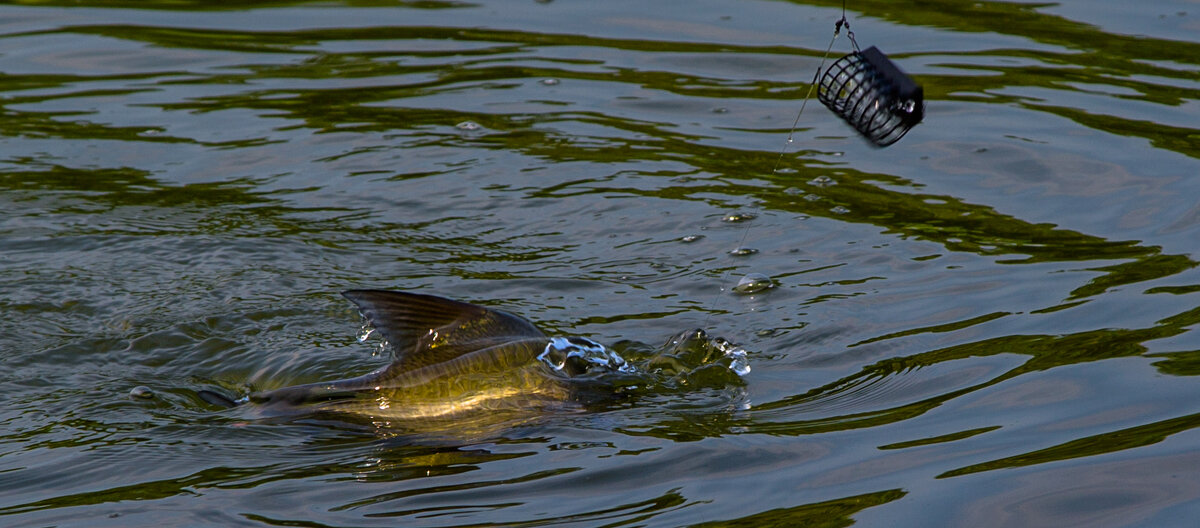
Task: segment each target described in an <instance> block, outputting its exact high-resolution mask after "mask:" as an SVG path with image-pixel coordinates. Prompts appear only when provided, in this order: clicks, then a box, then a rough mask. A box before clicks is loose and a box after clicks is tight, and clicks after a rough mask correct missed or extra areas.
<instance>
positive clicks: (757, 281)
mask: <svg viewBox="0 0 1200 528" xmlns="http://www.w3.org/2000/svg"><path fill="white" fill-rule="evenodd" d="M774 286H775V282H774V281H772V280H771V277H768V276H766V275H763V274H762V273H747V274H746V276H745V277H742V280H740V281H738V283H737V286H734V287H733V291H735V292H738V293H758V292H760V291H764V290H769V289H771V288H773V287H774Z"/></svg>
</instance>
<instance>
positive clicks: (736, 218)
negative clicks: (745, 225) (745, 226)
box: [721, 212, 754, 222]
mask: <svg viewBox="0 0 1200 528" xmlns="http://www.w3.org/2000/svg"><path fill="white" fill-rule="evenodd" d="M746 220H754V213H742V212H737V213H729V214H727V215H725V216H724V217H722V218H721V221H722V222H745V221H746Z"/></svg>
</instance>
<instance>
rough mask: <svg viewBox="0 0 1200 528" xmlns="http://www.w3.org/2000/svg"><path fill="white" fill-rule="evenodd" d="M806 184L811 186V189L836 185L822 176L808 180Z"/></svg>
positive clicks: (827, 177)
mask: <svg viewBox="0 0 1200 528" xmlns="http://www.w3.org/2000/svg"><path fill="white" fill-rule="evenodd" d="M808 184H809V185H812V186H813V187H829V186H831V185H837V181H835V180H834V179H833V178H830V177H829V176H825V175H823V174H822V175H821V176H817V177H816V178H813V179H811V180H808Z"/></svg>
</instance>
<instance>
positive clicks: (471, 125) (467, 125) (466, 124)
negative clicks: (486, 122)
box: [454, 121, 483, 132]
mask: <svg viewBox="0 0 1200 528" xmlns="http://www.w3.org/2000/svg"><path fill="white" fill-rule="evenodd" d="M454 127H455V128H457V129H459V130H466V131H467V132H472V131H475V130H479V129H481V128H483V127H481V126H479V123H476V122H474V121H463V122H462V123H459V124H457V125H454Z"/></svg>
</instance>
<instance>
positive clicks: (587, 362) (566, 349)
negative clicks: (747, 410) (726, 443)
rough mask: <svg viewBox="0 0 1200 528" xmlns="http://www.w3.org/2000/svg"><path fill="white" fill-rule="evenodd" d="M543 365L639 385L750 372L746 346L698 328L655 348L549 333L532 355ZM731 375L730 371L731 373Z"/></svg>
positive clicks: (716, 380) (663, 385)
mask: <svg viewBox="0 0 1200 528" xmlns="http://www.w3.org/2000/svg"><path fill="white" fill-rule="evenodd" d="M537 359H538V361H540V362H542V363H543V364H544V365H546V366H547V367H550V368H551V369H553V370H554V371H555V372H557V373H560V374H563V375H565V376H567V377H570V378H589V379H596V378H600V379H606V378H607V379H609V380H610V381H618V379H614V378H611V376H608V375H613V374H628V375H632V376H619V383H618V385H621V386H625V387H626V388H630V389H632V388H642V389H653V388H659V389H683V388H689V387H692V388H694V387H700V386H704V387H723V386H727V385H730V384H739V383H740V378H741V377H742V376H745V375H746V374H748V373H750V360H749V358H748V357H747V354H746V350H745V349H743V348H742V347H740V346H737V345H735V344H733V343H730V342H729V341H727V340H725V339H724V338H720V337H716V338H712V337H709V336H708V334H707V333H705V332H704V331H703V330H700V329H695V330H688V331H686V332H681V333H679V334H677V335H675V336H674V337H672V338H671V339H669V340H668V341H667V342H666V343H665V344H664V345H663V346H661V347H657V348H655V347H649V346H646V345H637V344H633V343H631V342H622V343H617V345H616V347H614V348H608V347H605V346H604V345H602V344H600V343H597V342H595V341H592V340H591V339H587V338H583V337H555V338H551V339H550V343H548V344H547V345H546V348H545V349H544V350H543V351H542V353H541V354H539V355H538V357H537ZM731 375H732V376H731Z"/></svg>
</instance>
